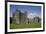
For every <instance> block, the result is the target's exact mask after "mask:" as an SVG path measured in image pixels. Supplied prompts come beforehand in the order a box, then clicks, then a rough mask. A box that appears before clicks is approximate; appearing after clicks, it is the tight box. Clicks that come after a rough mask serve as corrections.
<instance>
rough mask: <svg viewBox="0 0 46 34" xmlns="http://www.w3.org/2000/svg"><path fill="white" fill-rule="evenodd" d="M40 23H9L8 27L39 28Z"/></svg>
mask: <svg viewBox="0 0 46 34" xmlns="http://www.w3.org/2000/svg"><path fill="white" fill-rule="evenodd" d="M40 27H41V23H31V24H15V23H12V24H10V29H22V28H40Z"/></svg>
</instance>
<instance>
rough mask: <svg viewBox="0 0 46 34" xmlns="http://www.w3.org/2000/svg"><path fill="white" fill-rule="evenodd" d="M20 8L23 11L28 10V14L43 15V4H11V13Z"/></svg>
mask: <svg viewBox="0 0 46 34" xmlns="http://www.w3.org/2000/svg"><path fill="white" fill-rule="evenodd" d="M16 9H19V10H21V11H23V12H24V11H27V12H28V15H30V14H32V15H39V16H41V6H31V5H30V6H29V5H10V15H12V13H14V12H15V11H16Z"/></svg>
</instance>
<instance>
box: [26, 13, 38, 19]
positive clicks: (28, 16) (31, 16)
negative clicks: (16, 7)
mask: <svg viewBox="0 0 46 34" xmlns="http://www.w3.org/2000/svg"><path fill="white" fill-rule="evenodd" d="M36 16H39V15H38V14H37V13H28V14H27V18H31V19H32V18H34V17H36Z"/></svg>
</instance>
